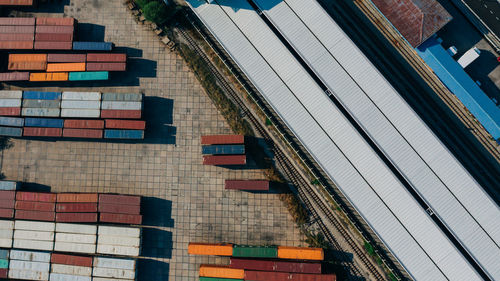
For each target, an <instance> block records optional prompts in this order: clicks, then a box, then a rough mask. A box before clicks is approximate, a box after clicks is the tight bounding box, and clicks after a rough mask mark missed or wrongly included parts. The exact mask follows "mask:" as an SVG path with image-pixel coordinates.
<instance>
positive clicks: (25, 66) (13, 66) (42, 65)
mask: <svg viewBox="0 0 500 281" xmlns="http://www.w3.org/2000/svg"><path fill="white" fill-rule="evenodd" d="M45 69H47V63H46V62H43V61H20V62H9V64H8V70H45Z"/></svg>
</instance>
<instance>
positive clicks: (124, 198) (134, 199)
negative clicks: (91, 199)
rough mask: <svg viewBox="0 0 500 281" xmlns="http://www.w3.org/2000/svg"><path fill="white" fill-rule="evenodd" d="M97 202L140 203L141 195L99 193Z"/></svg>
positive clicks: (137, 204) (138, 204)
mask: <svg viewBox="0 0 500 281" xmlns="http://www.w3.org/2000/svg"><path fill="white" fill-rule="evenodd" d="M99 204H121V205H136V206H140V205H141V196H136V195H116V194H99Z"/></svg>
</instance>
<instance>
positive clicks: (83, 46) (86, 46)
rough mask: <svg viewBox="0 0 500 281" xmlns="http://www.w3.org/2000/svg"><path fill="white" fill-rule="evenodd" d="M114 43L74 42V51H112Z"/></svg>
mask: <svg viewBox="0 0 500 281" xmlns="http://www.w3.org/2000/svg"><path fill="white" fill-rule="evenodd" d="M112 49H113V43H111V42H73V50H82V51H111V50H112Z"/></svg>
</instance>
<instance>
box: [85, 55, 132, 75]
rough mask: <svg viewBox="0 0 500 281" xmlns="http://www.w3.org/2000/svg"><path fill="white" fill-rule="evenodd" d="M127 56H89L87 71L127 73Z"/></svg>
mask: <svg viewBox="0 0 500 281" xmlns="http://www.w3.org/2000/svg"><path fill="white" fill-rule="evenodd" d="M126 69H127V55H126V54H93V53H89V54H87V71H125V70H126Z"/></svg>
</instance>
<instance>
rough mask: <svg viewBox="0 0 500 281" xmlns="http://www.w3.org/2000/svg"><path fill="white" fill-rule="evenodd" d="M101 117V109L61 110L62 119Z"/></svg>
mask: <svg viewBox="0 0 500 281" xmlns="http://www.w3.org/2000/svg"><path fill="white" fill-rule="evenodd" d="M100 115H101V111H100V110H99V109H76V108H63V109H61V117H75V118H99V116H100Z"/></svg>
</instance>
